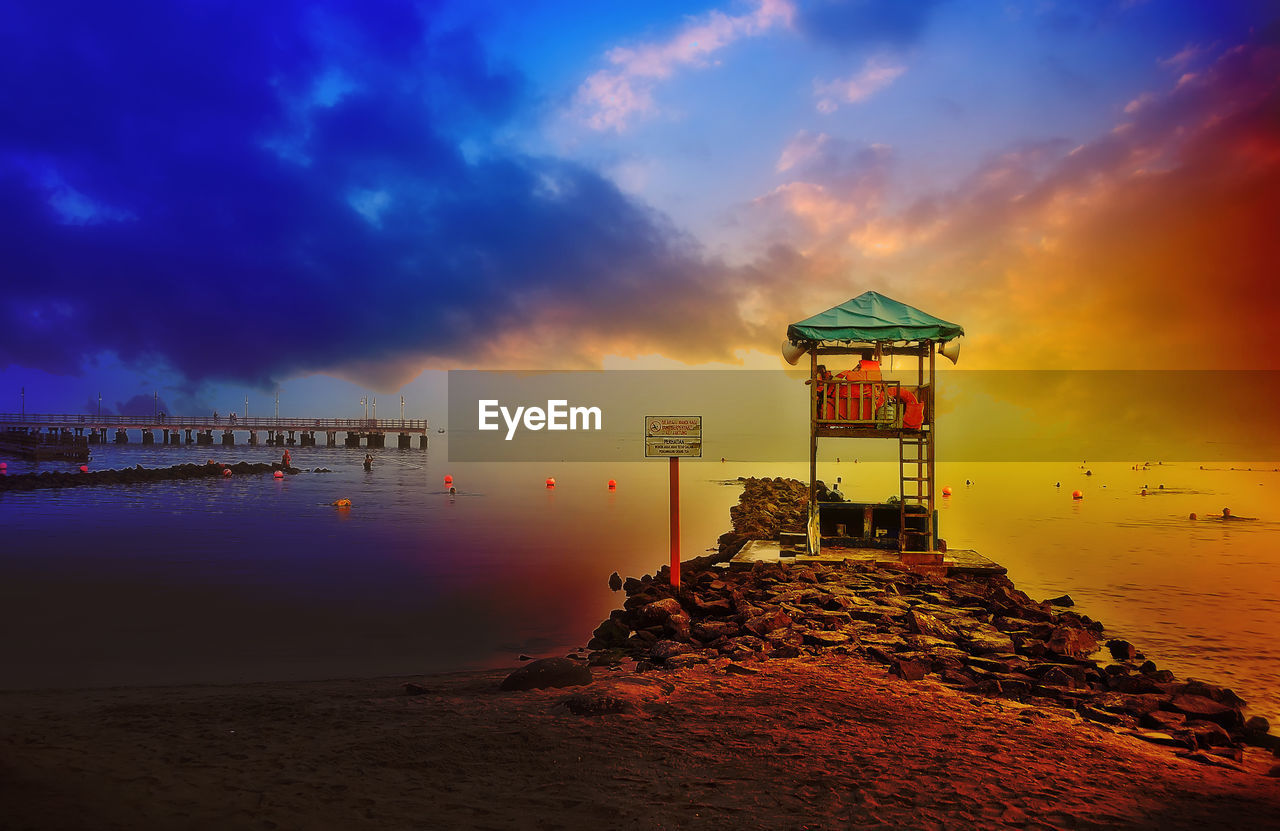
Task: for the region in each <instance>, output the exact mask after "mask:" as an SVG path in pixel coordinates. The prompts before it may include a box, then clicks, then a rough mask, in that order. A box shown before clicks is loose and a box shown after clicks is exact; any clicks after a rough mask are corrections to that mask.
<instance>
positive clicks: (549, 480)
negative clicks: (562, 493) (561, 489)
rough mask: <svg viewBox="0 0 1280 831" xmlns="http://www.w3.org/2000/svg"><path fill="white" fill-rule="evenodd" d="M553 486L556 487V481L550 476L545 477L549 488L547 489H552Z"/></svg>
mask: <svg viewBox="0 0 1280 831" xmlns="http://www.w3.org/2000/svg"><path fill="white" fill-rule="evenodd" d="M555 486H556V480H555V479H552V478H551V477H550V476H548V477H547V487H549V488H554V487H555Z"/></svg>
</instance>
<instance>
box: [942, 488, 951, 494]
mask: <svg viewBox="0 0 1280 831" xmlns="http://www.w3.org/2000/svg"><path fill="white" fill-rule="evenodd" d="M942 495H943V496H950V495H951V488H950V486H948V487H945V488H943V489H942Z"/></svg>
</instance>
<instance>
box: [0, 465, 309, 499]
mask: <svg viewBox="0 0 1280 831" xmlns="http://www.w3.org/2000/svg"><path fill="white" fill-rule="evenodd" d="M224 470H230V471H231V473H232V475H235V476H244V475H247V474H253V473H271V472H272V471H276V470H282V471H284V472H285V473H288V474H297V473H301V472H302V471H301V470H300V469H299V468H296V467H290V468H284V467H281V466H280V464H279V463H275V464H264V463H250V462H236V463H235V464H222V463H219V462H209V463H206V464H203V465H191V464H188V465H173V466H171V467H143V466H142V465H138V466H136V467H129V468H122V469H120V470H94V471H89V472H88V473H69V472H62V471H56V472H55V471H45V472H44V473H26V474H22V475H19V476H3V477H0V493H4V492H7V491H33V490H42V489H44V488H72V487H84V486H87V485H133V484H139V483H145V482H167V481H173V480H176V479H206V478H217V477H221V476H223V475H224V474H223V471H224Z"/></svg>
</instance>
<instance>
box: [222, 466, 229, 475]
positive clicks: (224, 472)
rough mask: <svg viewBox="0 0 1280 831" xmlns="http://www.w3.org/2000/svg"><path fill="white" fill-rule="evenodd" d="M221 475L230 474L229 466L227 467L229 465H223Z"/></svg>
mask: <svg viewBox="0 0 1280 831" xmlns="http://www.w3.org/2000/svg"><path fill="white" fill-rule="evenodd" d="M222 475H223V476H230V475H231V468H229V467H224V468H223V469H222Z"/></svg>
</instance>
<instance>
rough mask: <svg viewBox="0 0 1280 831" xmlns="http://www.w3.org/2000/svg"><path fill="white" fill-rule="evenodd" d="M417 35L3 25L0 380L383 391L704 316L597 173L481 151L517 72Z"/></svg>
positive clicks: (353, 19) (429, 29)
mask: <svg viewBox="0 0 1280 831" xmlns="http://www.w3.org/2000/svg"><path fill="white" fill-rule="evenodd" d="M438 20H439V18H438V16H436V15H435V14H434V12H433V11H432V10H431V9H429V8H428V9H425V10H424V9H423V7H421V6H420V5H418V4H398V3H377V4H367V5H359V4H354V3H353V4H343V3H326V4H314V3H305V4H304V3H272V4H256V3H220V4H174V3H169V2H156V3H136V4H84V5H83V6H81V5H79V4H58V3H49V4H26V6H25V7H24V8H22V9H21V10H20V11H18V12H14V13H11V15H10V17H9V18H7V19H6V20H5V21H4V22H3V24H0V25H3V27H4V33H3V34H4V40H5V41H6V42H7V43H15V44H17V45H18V48H15V49H12V50H7V51H4V52H2V53H0V73H2V74H3V77H6V78H22V79H24V82H23V83H20V84H5V85H3V88H0V125H3V126H0V245H2V247H3V249H4V251H5V254H6V262H5V264H4V268H5V270H6V271H7V279H6V281H5V285H6V287H7V289H6V291H5V293H4V295H3V296H2V297H0V327H2V329H0V366H3V365H10V364H18V365H24V366H32V367H37V368H41V369H45V370H47V371H52V372H74V371H76V370H77V369H78V368H79V367H81V366H83V365H84V363H85V361H86V359H87V358H88V357H89V356H92V355H95V354H98V353H102V352H114V353H116V354H118V355H119V356H120V358H121V359H122V360H124V361H125V362H156V361H159V362H162V363H168V364H169V365H171V366H172V367H174V368H175V369H176V370H178V371H179V372H180V373H181V374H182V375H183V376H185V377H186V378H187V379H190V380H192V381H201V380H214V379H224V380H237V381H245V382H250V383H256V384H260V385H263V386H265V385H267V384H268V383H269V382H270V380H271V379H272V378H279V377H283V376H287V375H291V374H296V373H300V372H308V371H317V370H336V371H340V372H345V373H347V374H359V375H361V376H362V377H366V378H369V379H371V380H380V381H382V382H385V383H391V382H393V381H403V380H404V375H405V374H406V373H408V372H411V371H413V370H412V369H411V368H410V367H411V366H413V367H416V366H417V365H419V364H420V363H421V362H422V361H423V360H424V359H426V360H430V359H434V360H435V361H436V362H437V364H439V363H444V362H448V361H460V362H464V363H465V362H470V361H474V360H487V361H491V362H492V361H497V362H502V360H503V358H502V355H501V353H496V354H490V353H489V351H488V350H492V349H493V344H494V343H495V342H498V341H503V340H505V341H506V342H507V343H508V344H511V343H519V342H528V341H530V340H532V339H535V338H537V339H542V340H547V339H555V338H563V340H564V341H565V344H566V345H567V346H569V347H573V346H574V345H575V344H582V343H585V342H587V341H592V340H594V341H600V340H603V339H609V338H615V339H616V338H621V339H625V340H630V341H632V342H636V343H639V342H649V341H650V340H655V339H656V340H657V341H661V340H662V339H664V338H665V337H667V336H669V335H672V334H674V333H679V332H682V331H685V330H688V329H694V328H696V329H698V330H700V331H702V330H704V327H703V326H701V325H699V324H705V323H706V318H707V314H706V312H705V309H706V303H708V302H710V303H716V304H718V305H719V306H720V307H721V308H728V307H729V306H730V305H731V304H729V303H727V302H725V301H726V299H727V298H726V297H724V296H723V294H722V292H724V291H725V289H724V288H722V286H723V281H722V280H721V279H720V277H722V276H723V275H722V270H721V269H720V268H719V267H718V266H716V265H714V264H709V263H707V262H705V261H704V260H702V259H701V257H700V255H699V254H698V253H697V252H696V251H695V250H694V249H693V248H692V246H691V245H690V244H689V243H688V242H687V241H686V240H684V239H683V238H682V237H681V236H680V235H679V234H677V233H675V232H674V231H673V230H672V229H671V228H669V227H668V226H667V225H666V224H665V222H664V221H663V219H662V218H661V217H659V216H656V215H655V214H653V213H652V212H651V211H649V210H648V209H646V208H645V207H644V206H642V205H639V204H636V203H635V202H634V201H632V200H630V199H629V198H627V197H625V196H624V195H623V194H621V193H620V192H619V191H618V190H617V189H616V188H615V187H614V186H613V185H612V184H610V183H609V182H608V181H606V180H604V179H602V178H601V177H600V176H599V175H597V174H596V173H594V172H593V171H591V170H588V169H585V168H583V167H581V166H577V165H575V164H572V163H569V162H566V161H563V160H559V159H549V158H535V157H530V156H528V155H523V154H520V153H514V152H509V151H502V150H501V149H499V145H498V144H497V143H496V142H495V141H493V140H492V136H493V135H495V134H496V133H497V132H498V131H500V130H501V129H502V127H503V126H504V125H505V124H507V123H509V121H510V119H512V118H513V117H515V116H517V115H518V113H519V112H520V108H521V107H522V106H523V105H524V101H525V93H524V87H523V80H522V78H521V77H520V76H519V75H518V74H517V73H515V72H513V71H512V70H510V69H507V68H504V67H501V66H494V65H492V64H491V62H490V61H489V60H488V59H487V57H486V55H485V54H484V51H483V49H482V48H481V46H480V43H479V41H478V40H477V38H476V36H475V34H474V33H472V32H468V31H458V30H450V29H444V28H442V27H441V26H440V25H439V23H438ZM464 146H465V147H466V148H467V152H466V153H465V154H464V152H463V151H462V149H460V148H462V147H464ZM663 287H666V288H669V289H673V290H675V289H678V290H679V291H681V292H682V297H684V298H686V299H687V302H688V303H689V306H688V308H687V309H677V310H675V311H673V310H671V309H670V308H667V306H665V305H664V303H663V302H660V301H659V299H658V297H659V296H660V294H661V292H660V291H658V290H659V289H661V288H663ZM726 314H728V313H727V312H726ZM713 316H714V315H713ZM700 337H701V338H702V339H704V340H706V341H707V343H708V344H710V339H709V336H699V335H697V334H693V335H690V336H689V337H688V338H686V340H687V342H688V343H689V345H690V347H691V348H692V350H693V351H694V352H696V351H697V344H698V342H699V339H700ZM708 348H712V349H718V348H719V347H718V346H714V347H713V346H710V345H708Z"/></svg>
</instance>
